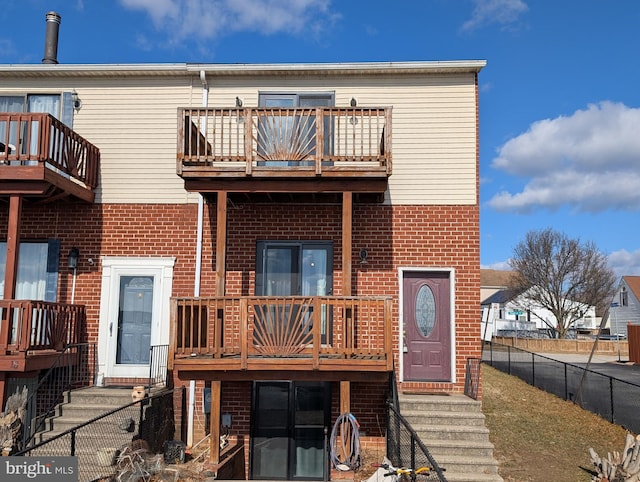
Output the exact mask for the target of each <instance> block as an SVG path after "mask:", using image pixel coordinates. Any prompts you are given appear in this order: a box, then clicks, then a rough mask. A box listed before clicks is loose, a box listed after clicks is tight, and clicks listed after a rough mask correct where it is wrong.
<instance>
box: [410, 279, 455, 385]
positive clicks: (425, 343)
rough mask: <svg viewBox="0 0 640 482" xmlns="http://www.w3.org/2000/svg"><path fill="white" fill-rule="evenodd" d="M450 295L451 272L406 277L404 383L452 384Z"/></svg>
mask: <svg viewBox="0 0 640 482" xmlns="http://www.w3.org/2000/svg"><path fill="white" fill-rule="evenodd" d="M450 295H451V287H450V274H449V273H448V272H439V271H420V272H419V271H411V272H405V273H404V278H403V299H404V301H403V305H404V306H403V311H404V317H403V322H404V346H403V350H404V355H403V373H404V380H406V381H450V380H451V301H450Z"/></svg>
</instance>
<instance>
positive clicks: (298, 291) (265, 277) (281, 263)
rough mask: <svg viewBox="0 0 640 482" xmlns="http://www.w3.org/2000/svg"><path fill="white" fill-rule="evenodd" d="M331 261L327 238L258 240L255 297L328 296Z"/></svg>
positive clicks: (329, 292)
mask: <svg viewBox="0 0 640 482" xmlns="http://www.w3.org/2000/svg"><path fill="white" fill-rule="evenodd" d="M332 260H333V245H332V243H331V242H328V241H315V242H313V241H301V242H291V241H258V245H257V253H256V288H255V291H256V296H296V295H302V296H325V295H330V294H331V293H332V290H333V288H332V284H333V277H332V273H333V263H332Z"/></svg>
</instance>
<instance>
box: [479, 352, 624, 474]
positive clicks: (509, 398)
mask: <svg viewBox="0 0 640 482" xmlns="http://www.w3.org/2000/svg"><path fill="white" fill-rule="evenodd" d="M482 376H483V395H482V410H483V412H484V414H485V416H486V424H487V427H488V428H489V430H490V432H491V434H490V439H491V442H492V443H493V444H494V446H495V450H494V457H495V458H496V459H497V460H498V462H499V463H500V475H501V476H502V478H503V479H504V480H505V481H506V482H516V481H517V482H530V481H533V482H548V481H553V482H588V481H590V480H591V477H592V476H591V473H590V472H589V471H590V470H591V469H592V462H591V457H590V456H589V447H593V449H594V450H595V451H596V452H597V453H598V455H600V457H602V458H605V457H606V456H607V453H609V452H614V451H622V449H623V448H624V442H625V436H626V433H627V432H626V430H625V429H623V428H622V427H620V426H619V425H614V424H612V423H610V422H608V421H607V420H605V419H603V418H602V417H600V416H598V415H594V414H592V413H591V412H588V411H586V410H583V409H581V408H580V407H578V406H577V405H575V404H573V403H571V402H567V401H564V400H562V399H560V398H558V397H556V396H555V395H551V394H549V393H547V392H544V391H542V390H540V389H538V388H535V387H532V386H531V385H529V384H527V383H525V382H523V381H522V380H520V379H519V378H517V377H514V376H510V375H507V374H506V373H502V372H500V371H498V370H496V369H494V368H492V367H490V366H488V365H484V364H483V365H482Z"/></svg>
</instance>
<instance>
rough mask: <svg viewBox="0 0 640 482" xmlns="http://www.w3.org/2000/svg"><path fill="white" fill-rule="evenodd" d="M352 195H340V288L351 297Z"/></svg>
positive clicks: (346, 193)
mask: <svg viewBox="0 0 640 482" xmlns="http://www.w3.org/2000/svg"><path fill="white" fill-rule="evenodd" d="M352 219H353V193H351V192H343V193H342V286H343V288H342V289H343V290H344V295H345V296H351V253H352V249H353V247H352V242H353V227H352Z"/></svg>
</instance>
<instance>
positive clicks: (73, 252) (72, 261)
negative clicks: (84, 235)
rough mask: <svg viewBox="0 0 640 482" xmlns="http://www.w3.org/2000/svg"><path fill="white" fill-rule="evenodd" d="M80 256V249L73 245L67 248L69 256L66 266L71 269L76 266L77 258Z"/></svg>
mask: <svg viewBox="0 0 640 482" xmlns="http://www.w3.org/2000/svg"><path fill="white" fill-rule="evenodd" d="M79 257H80V250H79V249H78V248H76V247H75V246H74V247H73V248H71V249H70V250H69V256H68V258H67V266H68V267H69V268H71V269H76V268H77V267H78V258H79Z"/></svg>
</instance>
